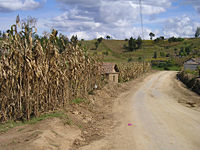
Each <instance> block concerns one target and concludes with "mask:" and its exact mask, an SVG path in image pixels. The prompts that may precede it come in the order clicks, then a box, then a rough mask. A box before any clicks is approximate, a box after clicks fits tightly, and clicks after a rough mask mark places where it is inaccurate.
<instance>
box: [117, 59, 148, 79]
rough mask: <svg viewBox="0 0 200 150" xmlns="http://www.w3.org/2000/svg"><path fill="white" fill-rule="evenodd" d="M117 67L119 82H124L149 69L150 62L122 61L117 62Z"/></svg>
mask: <svg viewBox="0 0 200 150" xmlns="http://www.w3.org/2000/svg"><path fill="white" fill-rule="evenodd" d="M118 67H119V70H120V73H119V81H120V82H126V81H129V80H131V79H135V78H137V77H139V76H141V75H142V74H143V73H145V72H147V71H148V70H150V69H151V65H150V63H147V62H144V63H139V62H132V63H123V64H119V65H118Z"/></svg>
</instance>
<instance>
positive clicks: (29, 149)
mask: <svg viewBox="0 0 200 150" xmlns="http://www.w3.org/2000/svg"><path fill="white" fill-rule="evenodd" d="M199 108H200V97H199V96H198V95H197V94H195V93H193V92H191V91H190V90H189V89H187V88H186V87H185V86H184V85H183V84H182V83H181V82H180V81H178V80H177V79H176V72H170V71H164V72H151V73H149V74H146V75H145V76H143V77H140V78H138V79H135V80H133V81H130V82H127V83H123V84H108V85H106V86H105V87H104V88H103V89H102V90H97V91H95V92H94V95H90V96H89V98H88V101H86V102H85V103H81V104H79V105H78V104H71V105H69V106H68V107H67V109H66V114H67V116H68V118H69V119H68V120H65V119H64V120H63V119H60V118H49V119H46V120H43V121H40V122H38V123H36V124H34V125H25V126H20V127H16V128H13V129H10V130H9V131H8V132H6V133H3V134H0V150H13V149H14V150H22V149H23V150H47V149H48V150H133V149H135V150H151V149H153V150H160V149H162V150H169V149H175V150H179V149H180V150H186V149H187V150H189V149H190V150H199V147H200V135H199V133H200V109H199Z"/></svg>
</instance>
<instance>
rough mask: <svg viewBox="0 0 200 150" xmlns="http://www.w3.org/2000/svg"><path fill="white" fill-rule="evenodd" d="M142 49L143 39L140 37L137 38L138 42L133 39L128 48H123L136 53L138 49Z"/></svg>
mask: <svg viewBox="0 0 200 150" xmlns="http://www.w3.org/2000/svg"><path fill="white" fill-rule="evenodd" d="M141 47H142V39H141V37H140V36H139V37H138V38H137V40H136V39H134V38H133V37H131V38H130V40H129V41H128V47H127V46H126V45H124V46H123V48H124V49H128V51H135V50H136V49H139V48H141Z"/></svg>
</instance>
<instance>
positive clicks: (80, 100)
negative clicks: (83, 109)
mask: <svg viewBox="0 0 200 150" xmlns="http://www.w3.org/2000/svg"><path fill="white" fill-rule="evenodd" d="M84 101H85V100H84V99H82V98H76V99H74V100H72V103H74V104H80V103H82V102H84Z"/></svg>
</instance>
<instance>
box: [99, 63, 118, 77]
mask: <svg viewBox="0 0 200 150" xmlns="http://www.w3.org/2000/svg"><path fill="white" fill-rule="evenodd" d="M118 72H119V69H118V67H117V65H116V64H115V63H103V65H102V73H103V74H111V73H118Z"/></svg>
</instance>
